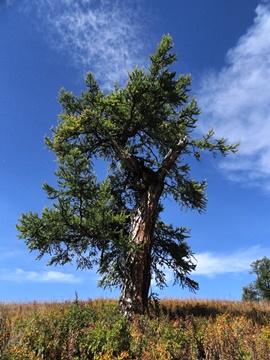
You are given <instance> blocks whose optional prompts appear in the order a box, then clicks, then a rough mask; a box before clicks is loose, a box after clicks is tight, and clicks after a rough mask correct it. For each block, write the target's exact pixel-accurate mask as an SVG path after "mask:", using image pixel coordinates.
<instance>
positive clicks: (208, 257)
mask: <svg viewBox="0 0 270 360" xmlns="http://www.w3.org/2000/svg"><path fill="white" fill-rule="evenodd" d="M269 255H270V249H265V248H262V247H260V246H253V247H250V248H247V249H242V250H238V251H235V252H232V253H229V254H217V253H211V252H205V253H200V254H197V255H196V259H197V268H196V271H195V272H194V273H193V275H206V276H210V277H212V276H216V275H219V274H226V273H239V272H246V271H249V270H251V267H250V264H251V263H252V262H253V261H255V260H258V259H260V258H263V257H264V256H269Z"/></svg>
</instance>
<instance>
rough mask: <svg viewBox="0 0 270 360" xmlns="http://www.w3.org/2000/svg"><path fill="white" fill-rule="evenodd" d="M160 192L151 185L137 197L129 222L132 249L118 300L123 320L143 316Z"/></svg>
mask: <svg viewBox="0 0 270 360" xmlns="http://www.w3.org/2000/svg"><path fill="white" fill-rule="evenodd" d="M162 190H163V185H162V183H160V182H159V183H155V184H152V185H150V186H149V187H148V189H147V190H146V191H144V192H142V193H141V198H140V199H139V201H138V203H137V207H136V210H135V211H134V213H133V216H132V218H131V235H132V244H133V245H134V248H132V249H131V250H130V251H129V253H128V256H127V258H126V262H125V280H124V284H123V289H122V292H121V295H120V300H119V309H120V311H121V312H122V313H123V314H124V315H125V316H127V317H129V318H131V317H132V315H134V314H145V313H146V312H147V309H148V292H149V288H150V282H151V250H152V246H153V233H154V227H155V222H156V216H157V207H158V202H159V198H160V195H161V193H162Z"/></svg>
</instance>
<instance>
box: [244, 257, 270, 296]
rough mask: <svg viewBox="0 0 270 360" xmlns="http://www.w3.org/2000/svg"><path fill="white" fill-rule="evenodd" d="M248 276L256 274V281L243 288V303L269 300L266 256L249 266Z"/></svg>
mask: <svg viewBox="0 0 270 360" xmlns="http://www.w3.org/2000/svg"><path fill="white" fill-rule="evenodd" d="M250 266H251V267H252V270H251V271H250V274H256V275H257V279H256V280H255V281H253V282H252V283H250V284H249V285H247V286H244V287H243V294H242V299H243V300H244V301H261V300H270V259H268V258H267V257H266V256H265V257H263V258H262V259H260V260H256V261H254V262H253V263H251V264H250Z"/></svg>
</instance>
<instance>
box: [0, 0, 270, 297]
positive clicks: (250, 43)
mask: <svg viewBox="0 0 270 360" xmlns="http://www.w3.org/2000/svg"><path fill="white" fill-rule="evenodd" d="M168 33H170V34H171V35H172V37H173V41H174V44H175V51H176V52H177V53H178V59H179V60H178V62H177V66H176V67H177V69H176V70H177V72H178V73H191V74H192V76H193V79H194V80H193V93H194V94H196V96H197V99H198V103H199V106H200V107H201V108H202V115H201V116H200V120H199V123H198V124H199V127H198V131H205V130H206V129H209V128H211V127H212V126H214V127H215V131H216V134H217V135H218V136H224V137H226V138H229V139H230V140H232V141H234V142H235V141H239V140H240V141H241V147H240V148H239V153H238V154H237V155H232V156H230V157H228V158H226V159H220V158H217V159H213V158H212V157H210V156H208V155H205V157H204V159H203V160H204V161H203V162H202V164H197V163H196V164H194V168H193V170H192V171H193V174H194V176H195V177H196V178H197V179H204V178H206V179H207V182H208V189H207V196H208V207H207V211H206V214H205V215H199V214H197V213H196V212H182V211H181V210H180V209H178V207H177V206H176V205H175V204H173V203H170V202H168V203H167V204H166V211H165V214H164V219H165V220H166V221H167V222H173V223H174V224H175V225H176V226H188V227H189V228H190V229H191V238H190V240H189V244H190V246H191V248H192V250H193V251H194V253H195V256H196V258H197V270H196V272H194V274H193V275H192V276H193V278H194V279H195V280H196V281H198V282H199V284H200V290H199V291H198V292H197V293H196V294H193V293H189V292H188V291H187V290H184V291H183V290H182V289H181V288H179V287H177V286H175V287H172V286H171V283H172V281H171V277H170V273H169V272H168V274H167V278H168V284H169V286H168V288H166V289H165V290H164V291H162V292H160V293H159V294H160V297H173V298H190V297H191V298H194V297H196V298H207V299H229V300H240V299H241V293H242V287H243V286H244V285H246V284H248V283H249V282H250V281H252V280H253V277H252V275H250V274H249V270H250V263H251V262H252V261H255V260H257V259H259V258H262V257H263V256H269V257H270V244H269V238H270V224H269V214H270V208H269V201H270V97H269V94H270V81H269V78H270V60H269V59H270V36H269V34H270V5H269V4H268V2H267V1H255V0H249V1H246V0H219V1H216V0H204V1H201V0H192V1H190V0H168V1H166V2H165V1H161V0H148V1H144V0H125V1H124V0H115V1H113V2H111V1H109V0H80V1H74V0H58V1H57V2H56V1H54V0H28V1H27V0H20V1H19V0H4V1H3V0H0V34H1V36H0V121H1V131H0V171H1V177H0V301H31V300H38V301H41V300H49V301H53V300H58V301H61V300H66V299H74V298H75V291H76V292H77V293H78V296H79V298H81V299H87V298H96V297H100V296H102V297H117V296H118V293H117V292H115V293H111V292H110V291H109V290H106V291H104V290H103V289H99V288H97V280H98V276H97V274H96V273H95V271H76V267H75V265H74V266H71V265H68V266H65V267H47V266H46V263H47V261H48V258H44V259H42V260H40V261H37V260H35V258H36V256H37V255H38V254H37V253H29V252H28V250H27V249H26V247H25V244H24V242H23V241H19V240H18V239H17V232H16V229H15V224H16V223H17V221H18V218H19V217H20V215H21V213H25V212H28V211H29V210H32V211H38V212H39V211H41V210H42V209H43V207H44V206H45V205H47V204H48V201H47V199H46V196H45V193H44V192H43V190H42V189H41V186H42V183H43V182H44V181H46V182H48V183H49V184H54V182H55V177H54V175H53V172H54V170H55V169H56V165H55V162H54V155H53V154H52V153H50V152H48V150H47V149H45V146H44V135H45V134H47V135H50V128H51V127H52V126H53V125H55V124H56V123H57V115H58V114H59V112H60V110H61V109H60V107H59V104H58V103H57V100H56V98H57V94H58V92H59V90H60V89H61V88H62V87H65V88H66V89H67V90H70V91H73V92H74V93H75V94H79V93H80V92H81V91H82V90H84V82H83V79H84V77H85V74H86V72H87V71H92V72H94V74H95V76H96V78H97V80H98V81H99V84H100V85H101V86H102V87H103V88H104V90H108V89H109V88H110V87H111V86H112V85H113V83H114V82H115V80H117V79H118V80H119V82H120V84H121V83H122V84H124V83H125V80H126V72H127V71H128V70H129V71H130V70H132V69H133V67H134V66H135V65H136V64H138V65H139V66H143V65H144V66H147V65H148V63H149V62H148V54H149V53H153V52H154V51H155V48H156V45H157V43H158V42H159V41H160V39H161V36H162V35H163V34H168ZM101 171H102V164H99V165H98V168H97V172H101ZM152 291H153V292H156V291H157V289H156V288H155V284H152Z"/></svg>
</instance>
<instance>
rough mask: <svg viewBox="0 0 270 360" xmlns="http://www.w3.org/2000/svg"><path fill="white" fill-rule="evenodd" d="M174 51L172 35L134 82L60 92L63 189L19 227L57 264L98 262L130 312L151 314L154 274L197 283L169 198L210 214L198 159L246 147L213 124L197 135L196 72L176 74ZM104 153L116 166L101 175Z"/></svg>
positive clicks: (131, 77)
mask: <svg viewBox="0 0 270 360" xmlns="http://www.w3.org/2000/svg"><path fill="white" fill-rule="evenodd" d="M172 48H173V44H172V39H171V37H170V36H169V35H167V36H163V38H162V40H161V42H160V44H159V45H158V47H157V50H156V52H155V54H153V55H149V57H150V66H149V69H148V70H147V71H146V70H145V69H144V68H138V67H135V69H134V70H133V71H132V72H131V73H128V81H127V83H126V86H125V87H118V85H114V87H113V90H112V91H111V92H109V93H107V94H104V92H103V91H102V90H101V89H100V88H99V86H98V84H97V82H96V80H95V79H94V76H93V74H92V73H88V74H87V77H86V81H85V84H86V87H87V89H86V91H85V92H83V93H82V94H81V95H80V96H75V95H73V93H72V92H67V91H66V90H64V89H62V90H61V91H60V94H59V102H60V104H61V105H62V112H61V114H60V115H59V122H58V124H57V127H56V128H54V129H53V133H52V137H51V138H49V137H46V138H45V142H46V145H47V147H48V148H49V149H50V150H51V151H53V152H54V153H55V154H56V157H57V164H58V169H57V171H56V172H55V175H56V177H57V183H58V185H57V187H56V188H54V187H52V186H50V185H48V184H47V183H45V184H44V185H43V188H44V190H45V191H46V193H47V196H48V198H49V199H51V201H52V202H51V205H50V206H48V207H45V208H44V210H43V211H42V213H41V214H38V213H36V212H34V213H33V212H29V213H27V214H22V216H21V218H20V220H19V224H18V225H17V228H18V231H19V238H20V239H24V241H25V243H26V245H27V247H28V248H29V249H30V251H33V250H37V251H38V252H39V255H38V257H37V258H38V259H40V258H41V257H42V256H43V255H45V254H49V255H50V262H49V265H52V264H54V265H57V264H60V265H64V264H66V263H69V262H72V261H73V260H76V262H77V266H78V268H92V267H93V266H94V265H95V266H97V267H98V272H99V274H100V275H101V280H100V285H101V286H104V287H107V286H109V287H111V286H116V287H119V288H120V289H121V295H120V299H119V308H120V311H121V312H122V313H123V314H125V315H126V316H128V317H132V315H133V314H138V313H139V314H143V313H146V312H147V308H148V299H149V289H150V283H151V279H154V280H155V282H156V284H157V286H159V287H160V288H163V287H164V286H166V276H165V269H170V270H171V272H172V273H173V274H174V283H175V284H177V283H178V284H179V285H181V286H182V287H187V288H189V289H190V290H192V291H195V290H197V289H198V284H197V282H195V281H194V280H192V279H191V278H190V274H191V272H192V271H193V270H195V268H196V264H195V263H194V256H193V253H192V251H191V249H190V247H189V246H188V244H187V242H186V239H187V238H188V237H189V231H188V229H186V228H184V227H176V228H174V227H173V225H172V224H166V223H164V222H163V221H162V218H161V213H162V211H163V204H164V199H165V198H172V199H173V200H175V201H176V202H177V203H178V204H179V205H180V207H181V208H188V209H196V210H198V211H199V212H203V211H204V210H205V207H206V203H207V200H206V195H205V190H206V182H205V180H202V181H197V180H195V179H193V178H191V175H190V162H191V158H195V159H197V160H199V161H200V160H201V156H202V152H203V151H205V150H209V151H210V152H212V153H213V154H214V155H216V154H217V153H220V154H222V155H223V156H225V155H227V154H228V153H229V152H233V153H234V152H236V150H237V145H230V144H228V142H227V140H226V139H224V138H221V139H215V138H214V131H213V130H212V129H211V130H210V131H209V132H208V133H206V134H205V135H202V136H200V137H199V138H198V137H196V136H195V135H194V130H195V129H196V123H197V117H198V115H199V114H200V109H199V108H198V106H197V102H196V99H195V98H192V99H190V97H189V92H190V87H191V76H190V75H180V76H178V77H176V73H175V72H174V71H171V66H172V65H173V63H174V62H175V61H176V58H177V57H176V54H175V53H173V52H172ZM97 159H99V161H100V160H104V164H105V165H106V166H107V165H108V167H107V172H106V177H105V176H104V178H103V179H101V180H100V179H98V178H97V177H96V175H95V171H94V168H95V164H96V161H97Z"/></svg>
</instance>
